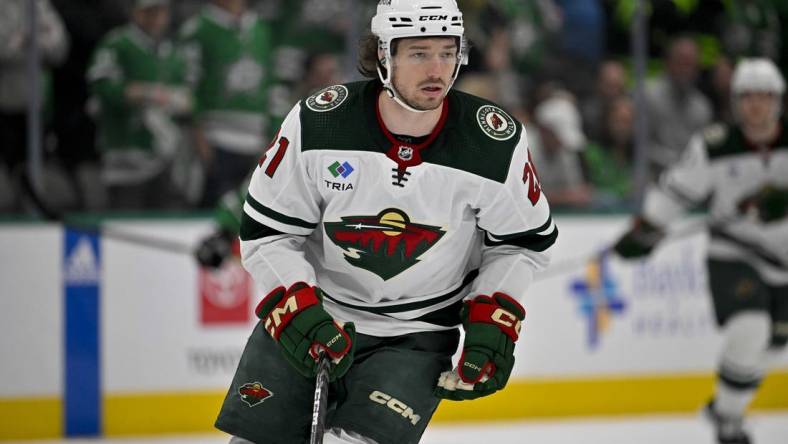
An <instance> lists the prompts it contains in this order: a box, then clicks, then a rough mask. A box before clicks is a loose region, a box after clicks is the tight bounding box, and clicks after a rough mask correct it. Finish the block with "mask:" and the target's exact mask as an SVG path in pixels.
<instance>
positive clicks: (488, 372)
mask: <svg viewBox="0 0 788 444" xmlns="http://www.w3.org/2000/svg"><path fill="white" fill-rule="evenodd" d="M464 369H465V350H463V351H462V354H461V355H460V361H459V362H458V364H457V373H458V374H459V375H460V379H462V382H465V383H468V384H476V383H477V382H479V381H481V380H482V378H484V377H485V376H488V377H490V378H492V375H493V374H494V373H495V364H493V363H492V362H491V361H487V362H485V363H484V366H483V367H482V368H481V369H480V371H479V375H478V376H477V377H476V378H475V379H471V378H468V377H467V376H465V372H463V370H464Z"/></svg>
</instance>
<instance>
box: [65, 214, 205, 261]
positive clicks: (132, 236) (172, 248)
mask: <svg viewBox="0 0 788 444" xmlns="http://www.w3.org/2000/svg"><path fill="white" fill-rule="evenodd" d="M63 226H64V227H65V228H67V229H71V230H74V231H81V232H85V233H95V234H101V235H102V236H103V237H105V238H108V239H112V240H117V241H120V242H124V243H127V244H131V245H137V246H141V247H147V248H151V249H154V250H158V251H163V252H166V253H173V254H188V255H192V254H193V253H194V247H193V246H191V245H188V244H186V243H182V242H178V241H174V240H171V239H164V238H162V237H158V236H149V235H146V234H142V233H134V232H131V231H127V230H123V229H120V228H117V227H113V226H111V225H106V224H102V225H90V224H83V223H73V222H70V221H67V220H64V221H63Z"/></svg>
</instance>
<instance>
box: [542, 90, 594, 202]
mask: <svg viewBox="0 0 788 444" xmlns="http://www.w3.org/2000/svg"><path fill="white" fill-rule="evenodd" d="M531 128H532V129H531V130H530V131H529V132H528V142H529V145H530V148H531V154H532V156H533V163H534V164H535V165H536V167H537V170H538V174H539V181H540V184H541V186H542V190H544V192H545V194H546V195H547V196H548V198H549V199H550V205H551V206H552V207H575V208H577V207H583V206H585V205H587V204H589V203H590V202H591V197H592V195H591V188H590V187H589V186H588V184H587V183H586V180H585V177H584V175H583V170H582V165H581V162H580V155H579V153H580V152H582V151H583V150H584V149H585V146H586V137H585V134H583V130H582V127H581V124H580V113H579V112H578V110H577V106H576V104H575V99H574V96H572V95H571V93H569V92H568V91H565V90H561V89H556V90H553V91H551V92H549V93H548V95H547V96H546V97H545V98H544V99H542V100H541V101H540V102H539V103H538V104H537V106H536V108H535V109H534V120H533V125H532V126H531Z"/></svg>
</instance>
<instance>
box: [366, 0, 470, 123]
mask: <svg viewBox="0 0 788 444" xmlns="http://www.w3.org/2000/svg"><path fill="white" fill-rule="evenodd" d="M371 30H372V34H374V35H375V36H377V38H378V42H379V46H378V48H379V49H380V50H382V51H383V53H384V56H383V57H384V58H383V60H381V61H380V63H379V64H378V68H377V70H378V77H380V81H381V82H383V88H385V89H386V91H387V92H388V94H389V96H391V97H392V98H393V99H394V100H396V101H397V103H399V104H400V105H402V106H403V107H405V108H406V109H408V110H410V111H415V112H423V111H421V110H416V109H414V108H413V107H411V106H409V105H408V104H407V103H405V101H404V100H402V98H401V97H400V95H399V93H398V92H397V91H396V90H395V88H394V85H393V84H392V82H391V77H392V69H391V59H392V54H391V42H392V41H394V40H396V39H401V38H407V37H456V38H457V39H458V40H459V48H458V54H457V62H458V63H457V65H456V66H455V68H454V74H453V75H452V78H451V84H449V86H448V88H451V87H452V85H453V84H454V81H455V80H456V79H457V75H458V74H459V72H460V65H467V64H468V45H467V42H466V40H465V27H464V26H463V22H462V12H461V11H460V9H459V8H458V7H457V2H456V0H380V2H379V3H378V9H377V13H376V14H375V16H374V17H372V26H371ZM381 65H382V67H383V68H384V69H381ZM384 71H385V72H384ZM448 88H447V90H448Z"/></svg>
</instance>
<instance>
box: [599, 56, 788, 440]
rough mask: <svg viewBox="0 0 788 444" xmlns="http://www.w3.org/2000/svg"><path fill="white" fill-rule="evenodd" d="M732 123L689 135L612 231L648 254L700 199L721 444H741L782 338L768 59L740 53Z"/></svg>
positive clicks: (780, 244) (780, 175) (776, 153)
mask: <svg viewBox="0 0 788 444" xmlns="http://www.w3.org/2000/svg"><path fill="white" fill-rule="evenodd" d="M731 89H732V101H733V107H734V110H735V114H736V118H737V121H738V126H736V127H728V126H724V125H716V126H712V127H710V128H708V129H706V130H705V131H704V132H703V133H702V134H699V135H697V136H695V137H694V138H693V139H692V140H691V142H690V143H689V145H688V147H687V150H686V151H685V153H684V154H683V158H682V159H681V161H680V162H679V163H678V164H676V165H675V166H674V167H672V168H670V169H668V170H666V172H665V173H664V174H663V175H662V177H661V179H660V182H659V185H658V186H656V187H654V188H653V189H651V190H650V191H649V192H648V193H647V195H646V200H645V203H644V206H643V210H642V214H641V215H640V216H639V217H637V218H636V219H635V220H634V223H633V225H632V228H631V229H630V230H629V231H628V232H627V233H626V234H625V235H624V236H623V237H622V238H621V239H620V240H619V242H618V243H617V244H616V246H615V250H616V251H617V252H618V253H619V254H620V255H622V256H624V257H628V258H633V257H641V256H646V255H648V254H649V252H650V251H651V250H652V249H653V248H654V247H655V246H656V245H657V244H658V243H659V241H660V239H662V237H663V233H664V229H665V227H666V225H667V224H668V223H669V222H670V221H672V220H675V219H676V217H677V216H679V215H680V214H681V213H682V212H683V210H684V209H685V208H687V207H689V206H692V205H697V204H700V203H702V202H705V201H707V200H708V206H709V208H708V209H709V216H708V217H709V219H708V220H709V230H710V234H711V240H710V245H709V251H708V273H709V283H710V287H711V288H710V290H711V294H712V297H713V302H714V309H715V314H716V318H717V322H718V323H719V325H720V326H722V327H724V334H725V342H724V346H723V349H722V356H721V358H720V361H719V367H718V375H717V386H716V392H715V394H714V398H713V400H712V401H711V402H710V403H709V404H708V405H707V407H706V413H707V414H708V416H709V417H710V418H711V419H712V420H713V422H714V424H715V426H716V433H717V439H718V442H719V443H721V444H723V443H724V444H747V443H749V442H750V439H749V437H748V435H747V433H746V431H745V429H744V428H743V416H744V412H745V409H746V408H747V405H748V404H749V403H750V401H751V400H752V398H753V395H754V394H755V392H756V390H757V388H758V386H759V384H760V382H761V379H762V377H763V375H764V373H765V371H766V369H767V365H768V363H769V361H770V358H771V357H773V356H774V355H775V354H776V353H778V352H780V351H781V350H782V349H783V348H784V347H785V344H786V341H787V340H788V297H786V296H788V217H787V216H786V208H787V207H788V128H786V127H785V126H784V124H782V123H781V120H780V114H781V102H782V95H783V92H784V91H785V82H784V80H783V77H782V75H781V74H780V72H779V71H778V70H777V68H776V67H775V65H774V64H773V63H772V62H771V61H770V60H767V59H744V60H742V61H741V62H739V64H738V65H737V66H736V69H735V70H734V74H733V79H732V87H731Z"/></svg>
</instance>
